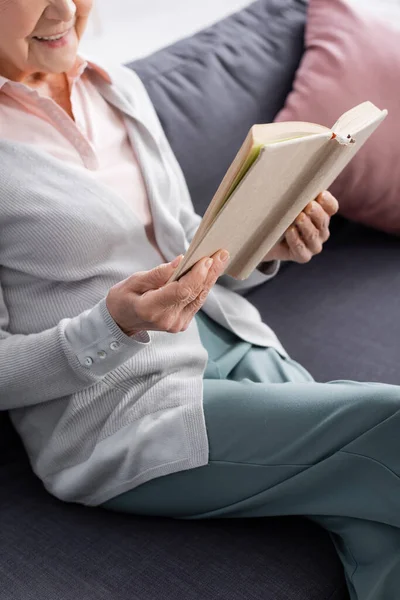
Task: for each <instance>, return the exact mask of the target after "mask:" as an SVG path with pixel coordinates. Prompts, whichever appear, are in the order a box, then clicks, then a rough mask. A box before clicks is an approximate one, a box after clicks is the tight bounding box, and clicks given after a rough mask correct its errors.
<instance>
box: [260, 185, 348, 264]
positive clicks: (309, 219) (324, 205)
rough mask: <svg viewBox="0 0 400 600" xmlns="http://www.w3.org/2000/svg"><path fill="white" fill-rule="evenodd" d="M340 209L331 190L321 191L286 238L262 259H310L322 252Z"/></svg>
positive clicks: (303, 261)
mask: <svg viewBox="0 0 400 600" xmlns="http://www.w3.org/2000/svg"><path fill="white" fill-rule="evenodd" d="M338 208H339V204H338V201H337V200H336V198H335V197H334V196H332V194H331V193H330V192H322V194H320V195H319V196H318V198H316V199H315V200H313V201H312V202H310V204H308V205H307V206H306V208H305V209H304V210H303V212H301V213H300V215H299V216H298V217H297V219H296V220H295V222H294V223H293V224H292V225H291V226H290V227H289V229H288V230H287V231H286V233H285V237H284V239H283V240H282V241H281V242H279V243H278V244H276V246H274V247H273V248H272V250H270V252H268V254H267V255H266V256H265V257H264V259H263V261H262V262H269V261H272V260H292V261H294V262H298V263H307V262H309V261H310V260H311V259H312V257H313V256H315V255H316V254H319V253H320V252H321V251H322V247H323V245H324V243H325V242H326V241H327V240H328V238H329V224H330V220H331V217H332V216H333V215H334V214H335V213H337V211H338Z"/></svg>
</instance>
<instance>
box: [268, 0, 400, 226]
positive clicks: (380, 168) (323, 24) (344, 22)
mask: <svg viewBox="0 0 400 600" xmlns="http://www.w3.org/2000/svg"><path fill="white" fill-rule="evenodd" d="M372 40H373V43H372V42H371V41H372ZM399 46H400V29H399V28H398V27H397V28H396V29H395V28H392V27H391V26H390V25H389V24H386V23H384V22H383V21H382V22H380V21H379V20H378V19H377V18H376V17H374V16H372V15H370V14H369V13H368V11H365V9H363V10H362V11H361V10H360V9H358V10H356V9H353V8H352V7H351V5H350V3H349V2H348V1H347V0H331V1H330V2H328V3H327V2H326V0H310V5H309V11H308V19H307V27H306V52H305V54H304V57H303V59H302V62H301V66H300V68H299V69H298V72H297V74H296V79H295V82H294V90H293V92H292V93H291V94H289V97H288V99H287V101H286V104H285V108H284V109H283V110H282V111H281V112H280V113H279V115H278V116H277V120H278V121H313V122H315V123H321V125H326V126H328V127H332V125H333V124H334V123H335V122H336V120H337V119H338V118H339V117H340V115H341V114H342V113H344V112H345V111H347V110H349V109H351V108H353V106H356V105H357V104H359V103H361V102H364V101H365V100H370V101H371V102H373V103H374V104H376V105H377V106H378V107H379V108H381V109H383V108H386V109H388V111H389V115H388V117H387V118H386V120H385V121H384V122H383V123H382V124H381V125H380V126H379V127H378V129H377V131H376V132H375V133H374V134H373V136H372V138H371V140H369V141H368V142H367V143H366V144H365V146H364V147H363V148H362V149H361V150H360V152H359V154H357V156H356V157H355V158H354V159H353V160H352V161H351V163H350V165H349V166H348V167H346V169H345V170H344V172H343V173H342V174H341V175H340V176H339V178H338V179H337V180H336V182H335V183H334V184H333V186H332V192H333V193H334V194H336V195H337V196H338V198H340V212H341V214H342V215H343V216H345V217H347V218H349V219H352V220H354V221H358V222H360V223H363V224H364V225H369V226H371V227H376V228H379V229H382V230H384V231H387V232H390V233H397V234H400V201H399V200H400V171H399V168H398V165H399V136H400V97H399V92H398V87H399V84H398V82H399V78H400V53H399V50H398V49H399ZM350 133H351V132H350Z"/></svg>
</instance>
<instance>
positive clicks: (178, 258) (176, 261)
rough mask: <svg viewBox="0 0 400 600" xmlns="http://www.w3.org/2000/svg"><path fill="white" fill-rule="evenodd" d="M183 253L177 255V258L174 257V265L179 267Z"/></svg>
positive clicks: (172, 264)
mask: <svg viewBox="0 0 400 600" xmlns="http://www.w3.org/2000/svg"><path fill="white" fill-rule="evenodd" d="M182 256H183V255H182V254H180V255H179V256H177V257H176V258H174V260H173V261H172V263H171V266H172V267H177V266H178V265H179V263H180V262H181V258H182Z"/></svg>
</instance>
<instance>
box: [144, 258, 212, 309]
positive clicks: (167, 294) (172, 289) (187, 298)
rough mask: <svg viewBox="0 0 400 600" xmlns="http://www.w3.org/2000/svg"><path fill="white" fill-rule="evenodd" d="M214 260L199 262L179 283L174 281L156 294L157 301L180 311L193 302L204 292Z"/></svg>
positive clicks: (204, 259) (208, 259)
mask: <svg viewBox="0 0 400 600" xmlns="http://www.w3.org/2000/svg"><path fill="white" fill-rule="evenodd" d="M212 263H213V261H212V259H210V258H208V257H206V258H203V259H202V260H200V261H199V262H197V263H196V264H195V265H194V266H193V267H192V268H191V269H190V271H188V272H187V273H185V275H183V277H181V278H180V279H179V281H173V282H172V283H168V284H167V285H165V286H163V287H162V288H160V289H159V290H156V292H154V293H155V294H157V296H155V298H156V300H158V301H159V302H160V304H162V305H163V306H164V307H166V308H173V307H178V308H179V309H180V310H181V309H183V308H184V307H185V306H187V305H188V304H190V303H191V302H193V300H195V299H196V298H197V296H198V295H199V294H200V292H201V291H202V289H203V287H204V284H205V281H206V278H207V275H208V272H209V269H210V267H211V265H212Z"/></svg>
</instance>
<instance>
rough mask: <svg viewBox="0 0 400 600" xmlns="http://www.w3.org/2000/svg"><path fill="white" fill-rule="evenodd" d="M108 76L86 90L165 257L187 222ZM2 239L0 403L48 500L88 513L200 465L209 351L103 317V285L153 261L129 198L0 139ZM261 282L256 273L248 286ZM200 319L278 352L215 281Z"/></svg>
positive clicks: (121, 82)
mask: <svg viewBox="0 0 400 600" xmlns="http://www.w3.org/2000/svg"><path fill="white" fill-rule="evenodd" d="M110 74H111V77H112V78H113V80H114V85H112V86H109V85H107V84H106V83H105V82H104V81H103V80H101V78H96V75H95V74H94V73H92V77H93V81H94V83H95V84H96V85H97V87H98V89H99V91H100V93H102V94H103V96H104V97H105V98H106V99H107V100H108V101H110V102H112V103H113V104H114V106H116V107H117V108H119V109H121V110H122V111H123V113H124V117H125V121H126V125H127V128H128V133H129V136H130V139H131V141H132V144H133V145H134V147H135V149H136V150H137V152H138V156H139V160H140V162H141V165H142V169H143V173H144V177H145V181H146V185H147V190H148V193H149V200H150V204H151V208H152V213H153V218H154V226H155V232H156V236H157V242H158V244H159V246H160V248H161V250H162V252H163V253H164V255H165V256H166V257H167V258H168V260H172V258H174V256H176V255H178V254H180V253H182V252H184V250H185V248H187V246H188V244H189V239H188V237H189V236H191V235H193V232H194V230H195V229H196V226H197V224H198V218H197V217H196V216H195V215H194V213H193V210H192V208H191V207H190V198H189V195H188V192H187V188H186V185H185V182H184V179H183V176H182V173H181V172H180V171H179V167H178V165H177V163H176V161H175V159H174V157H173V155H172V152H171V150H170V148H169V146H168V144H167V141H166V138H165V136H164V134H163V132H162V129H161V127H160V125H159V122H158V120H157V117H156V115H155V112H154V109H153V107H152V105H151V103H150V101H149V99H148V96H147V94H146V92H145V90H144V88H143V86H142V84H141V83H140V81H139V80H138V78H137V77H136V75H135V74H134V73H132V72H130V71H128V70H126V69H123V68H119V67H118V68H117V69H115V70H114V71H113V70H111V71H110ZM28 138H29V136H28V135H27V139H28ZM0 231H1V237H0V282H1V287H0V364H1V369H0V408H2V409H11V417H12V420H13V422H14V425H15V427H16V428H17V430H18V432H19V433H20V435H21V437H22V439H23V441H24V444H25V447H26V449H27V451H28V454H29V456H30V460H31V464H32V467H33V469H34V471H35V472H36V474H37V475H38V476H39V477H40V478H41V479H42V480H43V482H44V483H45V485H46V487H47V488H48V489H49V491H50V492H52V493H53V494H54V495H56V496H58V497H59V498H61V499H64V500H72V501H77V502H83V503H86V504H98V503H101V502H104V501H106V500H107V499H109V498H111V497H113V496H115V495H116V494H118V493H122V492H124V491H126V490H128V489H130V488H133V487H135V486H136V485H139V484H140V483H143V482H145V481H148V480H150V479H152V478H154V477H158V476H161V475H166V474H168V473H172V472H175V471H179V470H182V469H188V468H194V467H197V466H200V465H203V464H206V463H207V460H208V440H207V434H206V428H205V423H204V414H203V407H202V374H203V371H204V368H205V364H206V360H207V353H206V351H205V350H204V349H203V347H202V345H201V342H200V338H199V335H198V331H197V326H196V323H195V322H194V321H193V322H192V324H191V326H190V327H189V329H188V330H187V331H185V332H182V333H180V334H176V335H171V334H167V333H160V332H154V333H153V332H152V333H150V335H147V334H142V335H139V336H136V337H135V338H129V337H128V336H126V335H125V334H124V333H123V332H122V331H121V330H120V329H119V327H118V326H117V325H116V323H115V322H114V321H113V319H112V318H111V315H110V314H109V312H108V310H107V306H106V303H105V298H106V295H107V293H108V290H109V288H110V287H111V286H112V285H114V284H116V283H117V282H118V281H121V280H122V279H125V278H127V277H129V276H130V275H131V274H133V273H135V272H136V271H139V270H148V269H151V268H153V267H155V266H156V265H158V264H159V263H160V257H159V255H158V253H157V252H156V251H155V250H154V248H153V247H152V246H151V244H150V243H149V242H148V240H147V237H146V234H145V231H144V228H143V225H142V223H141V222H140V221H139V220H138V219H137V217H136V216H135V214H134V212H133V210H131V209H130V207H129V206H128V205H127V203H126V202H125V201H124V200H123V199H122V198H120V197H119V196H118V195H116V194H114V193H113V192H112V191H111V190H110V189H109V188H108V187H105V186H103V185H101V184H99V183H98V182H96V181H95V180H94V179H93V178H92V177H90V176H88V175H86V174H85V172H84V171H79V170H77V169H74V168H73V167H71V166H70V165H68V164H65V163H63V162H62V161H60V160H58V159H56V158H53V157H51V156H49V155H47V154H46V153H45V152H44V151H41V150H40V149H38V148H36V147H35V146H33V145H30V144H28V143H27V144H21V143H13V142H10V141H6V140H1V141H0ZM268 278H269V277H268V276H264V275H261V274H255V275H254V279H253V281H252V284H253V285H254V284H259V283H261V282H262V281H266V280H267V279H268ZM228 283H229V282H228ZM233 286H236V287H240V285H239V284H238V283H236V282H232V287H233ZM244 286H246V287H248V286H249V280H248V281H247V282H246V283H245V284H244ZM217 288H219V289H218V290H217ZM205 310H206V312H207V311H208V314H209V315H210V316H211V317H212V318H214V319H215V320H217V321H219V322H220V323H221V324H223V325H225V326H226V327H230V328H231V329H233V330H234V331H236V333H237V334H238V335H243V337H244V338H245V339H249V340H250V341H253V342H254V343H257V342H258V343H261V344H264V345H272V346H275V347H276V348H277V349H278V350H279V351H281V352H282V353H284V350H283V349H282V348H281V346H280V345H279V342H278V341H277V340H276V337H275V336H274V334H273V333H272V332H271V331H270V330H269V329H268V328H267V327H266V326H265V325H263V324H262V323H261V322H260V319H259V315H258V313H257V311H256V310H255V309H254V308H253V307H252V306H251V305H250V304H249V303H248V302H247V301H246V300H245V299H244V298H242V297H241V296H239V295H237V294H234V293H233V292H232V291H230V290H228V289H224V288H222V287H221V286H216V290H215V291H214V292H212V294H211V295H210V298H209V300H208V301H207V304H206V307H205Z"/></svg>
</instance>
